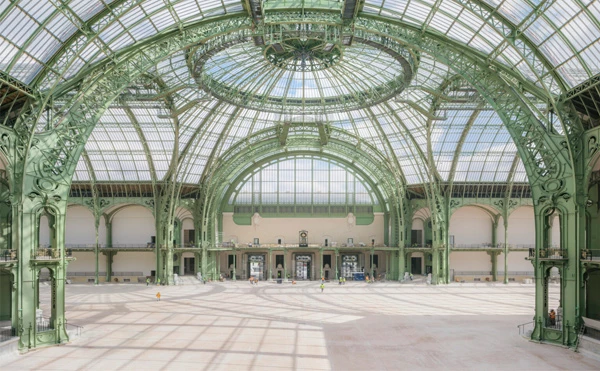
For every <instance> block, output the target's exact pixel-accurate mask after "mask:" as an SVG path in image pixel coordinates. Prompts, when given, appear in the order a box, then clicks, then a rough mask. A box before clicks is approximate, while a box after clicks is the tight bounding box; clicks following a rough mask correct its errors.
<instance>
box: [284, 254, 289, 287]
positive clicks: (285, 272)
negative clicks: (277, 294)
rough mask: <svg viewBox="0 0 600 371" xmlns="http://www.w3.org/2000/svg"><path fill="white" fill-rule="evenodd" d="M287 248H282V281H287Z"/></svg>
mask: <svg viewBox="0 0 600 371" xmlns="http://www.w3.org/2000/svg"><path fill="white" fill-rule="evenodd" d="M287 255H288V254H287V249H283V281H284V282H287V258H288V256H287Z"/></svg>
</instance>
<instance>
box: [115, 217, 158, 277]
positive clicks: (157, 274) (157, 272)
mask: <svg viewBox="0 0 600 371" xmlns="http://www.w3.org/2000/svg"><path fill="white" fill-rule="evenodd" d="M104 224H105V225H106V248H107V249H106V251H105V252H103V253H104V255H106V277H105V282H107V283H109V282H110V280H111V276H112V271H111V270H112V252H111V250H110V249H111V248H112V247H113V243H112V221H111V219H110V217H109V216H105V223H104ZM156 274H157V275H158V271H156Z"/></svg>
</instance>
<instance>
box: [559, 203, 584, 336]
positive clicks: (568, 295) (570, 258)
mask: <svg viewBox="0 0 600 371" xmlns="http://www.w3.org/2000/svg"><path fill="white" fill-rule="evenodd" d="M579 201H581V204H580V205H574V207H573V208H571V209H570V210H569V211H568V212H567V213H563V214H562V215H561V216H560V220H559V223H560V231H561V237H562V242H563V244H561V248H563V249H565V250H566V254H567V256H566V258H567V260H566V261H564V263H563V264H564V265H563V269H562V270H561V271H560V282H561V285H562V289H561V294H562V295H561V296H562V297H561V304H562V308H563V321H562V324H563V329H562V330H563V345H567V346H573V345H574V344H575V342H576V341H577V336H578V330H579V324H580V318H581V315H582V313H581V309H582V308H580V290H581V286H582V285H580V284H579V282H580V281H579V280H580V275H579V269H580V256H581V255H580V246H584V245H583V244H584V241H585V240H583V239H580V238H583V236H585V234H584V232H582V231H581V230H580V228H585V224H583V225H581V223H585V217H584V215H585V206H584V205H585V201H584V200H583V199H582V198H580V200H579ZM583 248H585V247H583ZM581 283H583V282H581ZM553 309H554V310H556V308H553Z"/></svg>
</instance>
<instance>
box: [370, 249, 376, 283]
mask: <svg viewBox="0 0 600 371" xmlns="http://www.w3.org/2000/svg"><path fill="white" fill-rule="evenodd" d="M370 253H371V273H370V276H371V279H374V278H375V277H373V254H375V249H371V251H370Z"/></svg>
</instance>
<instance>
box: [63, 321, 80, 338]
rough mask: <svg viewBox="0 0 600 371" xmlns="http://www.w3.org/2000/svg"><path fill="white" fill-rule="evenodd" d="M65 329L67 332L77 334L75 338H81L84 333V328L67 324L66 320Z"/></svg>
mask: <svg viewBox="0 0 600 371" xmlns="http://www.w3.org/2000/svg"><path fill="white" fill-rule="evenodd" d="M65 328H66V330H67V331H73V332H74V333H75V336H81V333H82V332H83V326H79V325H75V324H72V323H69V322H67V320H66V319H65Z"/></svg>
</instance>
